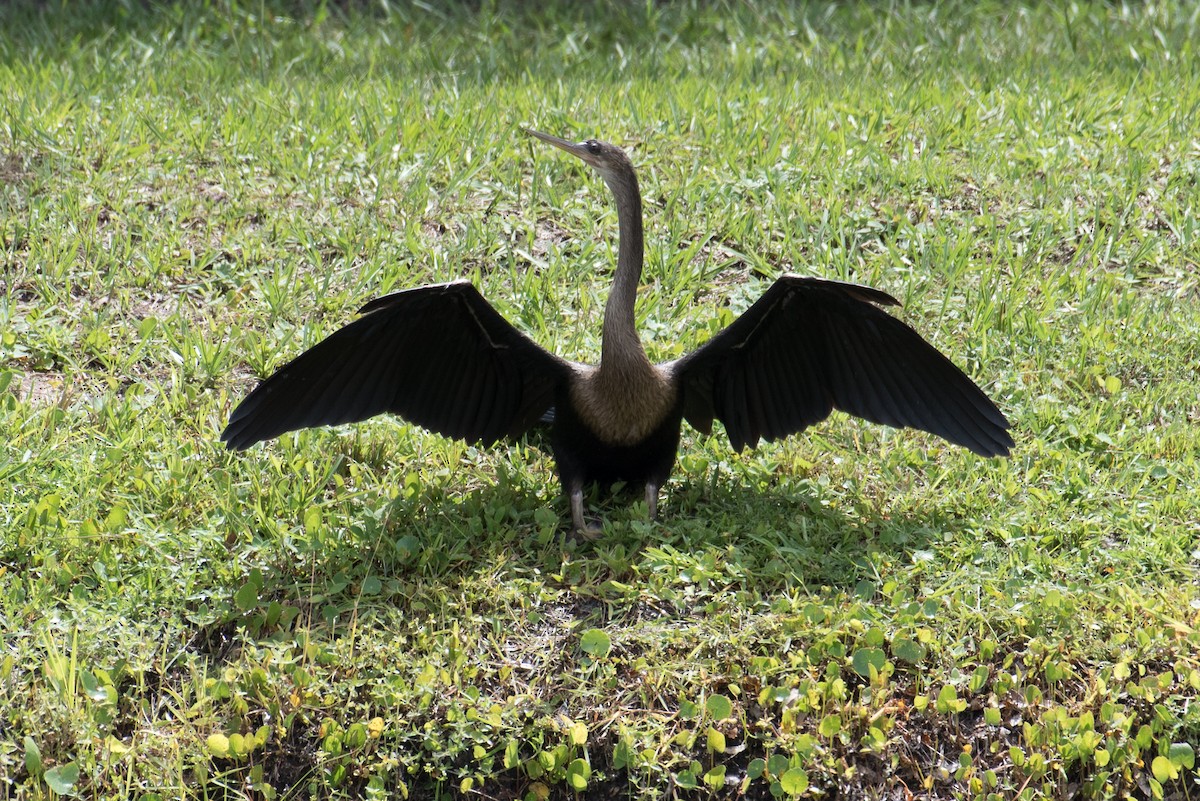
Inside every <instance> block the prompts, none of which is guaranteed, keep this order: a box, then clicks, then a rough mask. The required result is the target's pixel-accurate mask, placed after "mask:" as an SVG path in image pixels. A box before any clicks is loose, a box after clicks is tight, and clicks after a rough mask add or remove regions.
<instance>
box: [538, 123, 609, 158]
mask: <svg viewBox="0 0 1200 801" xmlns="http://www.w3.org/2000/svg"><path fill="white" fill-rule="evenodd" d="M524 130H525V133H527V134H529V135H530V136H533V137H537V138H538V139H541V140H542V141H543V142H546V143H547V144H551V145H554V146H555V147H557V148H558V149H559V150H565V151H567V152H568V153H570V154H571V155H572V156H575V157H576V158H579V159H582V160H583V161H584V163H586V164H588V165H590V166H592V167H598V166H599V165H598V164H597V163H596V159H595V156H593V155H592V154H591V153H589V152H588V149H587V148H586V147H584V145H583V143H582V142H568V141H567V140H566V139H559V138H558V137H557V136H551V135H550V134H547V133H542V132H541V131H535V130H533V129H532V128H526V129H524Z"/></svg>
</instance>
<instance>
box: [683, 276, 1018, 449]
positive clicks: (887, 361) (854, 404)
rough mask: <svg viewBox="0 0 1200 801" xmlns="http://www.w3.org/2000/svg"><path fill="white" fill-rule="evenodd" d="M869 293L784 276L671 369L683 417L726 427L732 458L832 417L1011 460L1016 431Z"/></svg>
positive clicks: (701, 425) (888, 300) (880, 297)
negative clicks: (841, 414) (933, 437)
mask: <svg viewBox="0 0 1200 801" xmlns="http://www.w3.org/2000/svg"><path fill="white" fill-rule="evenodd" d="M898 305H899V303H898V302H897V301H896V300H895V298H893V297H891V296H890V295H888V294H886V293H884V292H880V291H879V290H877V289H871V288H870V287H864V286H859V285H856V284H847V283H842V282H839V281H825V280H821V279H817V278H801V277H799V276H791V275H789V276H784V277H783V278H780V279H779V280H778V281H776V282H775V283H774V284H773V285H772V286H771V288H770V289H768V290H767V291H766V292H765V293H764V294H763V296H762V297H761V298H759V299H758V300H757V301H756V302H755V303H754V304H753V305H752V306H751V307H750V308H749V309H747V310H746V312H745V313H744V314H743V315H742V316H741V317H739V318H738V319H736V320H734V321H733V323H732V324H730V326H729V327H728V328H726V329H725V330H724V331H722V332H720V333H719V334H717V335H716V336H715V337H713V338H712V339H711V340H709V342H707V343H706V344H705V345H703V346H702V347H701V348H699V349H698V350H696V351H695V352H694V353H692V354H690V355H688V356H685V357H684V358H682V359H680V360H679V361H677V362H675V364H674V365H672V372H673V375H674V376H675V378H676V379H677V380H678V381H679V384H680V386H681V388H682V391H683V395H684V416H685V417H686V418H687V420H688V422H689V423H691V424H692V425H693V426H695V427H696V428H697V429H699V430H701V431H710V430H711V428H712V421H713V420H714V419H717V420H720V421H721V422H722V423H723V424H724V425H725V430H726V432H727V433H728V435H729V439H730V442H731V443H732V444H733V446H734V448H737V449H741V448H743V447H745V446H746V445H750V446H754V445H756V444H757V443H758V441H759V440H760V439H761V438H762V437H763V436H766V438H767V439H778V438H779V437H783V436H787V435H788V434H793V433H796V432H797V431H802V430H803V429H805V428H807V427H808V426H810V425H812V424H813V423H816V422H818V421H820V420H823V419H825V418H826V417H827V416H828V415H829V413H830V412H831V411H832V410H833V409H841V410H842V411H845V412H848V413H849V414H853V415H856V416H858V417H862V418H865V419H867V420H871V421H872V422H876V423H882V424H885V425H890V426H895V427H911V428H919V429H922V430H924V431H929V432H930V433H933V434H937V435H938V436H940V437H943V438H944V439H946V440H948V441H950V442H953V443H955V444H956V445H962V446H963V447H965V448H968V449H970V450H972V451H974V452H975V453H978V454H980V455H983V456H1001V455H1007V454H1008V452H1009V449H1010V448H1012V446H1013V440H1012V437H1011V436H1010V435H1009V433H1008V429H1009V428H1010V425H1009V422H1008V420H1007V419H1005V417H1004V415H1003V414H1002V413H1001V412H1000V410H999V409H998V408H996V406H995V404H993V403H992V402H991V400H989V399H988V397H987V395H985V394H984V393H983V391H982V390H980V389H979V387H977V386H976V385H975V384H974V383H973V382H972V381H971V379H970V378H968V377H967V376H966V374H964V373H963V372H962V371H961V370H959V369H958V368H957V367H955V366H954V364H953V363H952V362H951V361H950V360H949V359H947V358H946V357H945V356H943V355H942V354H941V353H939V352H938V351H937V349H936V348H934V347H933V346H932V345H930V344H929V343H928V342H926V341H925V340H924V339H922V338H921V336H920V335H919V334H918V333H917V332H916V331H914V330H913V329H912V328H910V327H909V326H908V325H906V324H905V323H903V322H902V321H900V320H898V319H896V318H895V317H892V316H891V315H889V314H887V313H886V312H884V311H883V310H881V309H879V308H878V306H898Z"/></svg>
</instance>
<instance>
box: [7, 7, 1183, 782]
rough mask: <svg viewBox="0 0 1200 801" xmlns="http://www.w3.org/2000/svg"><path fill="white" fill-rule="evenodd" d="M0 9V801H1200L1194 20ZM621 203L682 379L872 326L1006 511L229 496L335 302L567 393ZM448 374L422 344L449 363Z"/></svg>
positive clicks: (954, 494)
mask: <svg viewBox="0 0 1200 801" xmlns="http://www.w3.org/2000/svg"><path fill="white" fill-rule="evenodd" d="M440 5H441V4H436V3H435V4H430V5H426V4H413V5H409V4H408V3H387V2H372V3H366V2H363V3H361V4H360V3H353V2H351V3H332V4H329V5H326V4H324V3H319V4H308V3H296V4H291V3H282V2H280V3H268V4H266V5H263V4H262V3H261V2H249V3H238V2H234V0H214V1H213V2H212V3H208V4H205V5H203V6H202V5H200V4H194V5H193V4H177V5H173V6H172V5H165V4H158V3H149V2H146V3H142V2H137V1H136V0H128V1H127V2H118V1H117V0H112V2H106V3H80V4H70V5H69V6H67V5H65V4H64V5H63V6H61V7H60V5H59V4H57V3H34V2H24V3H23V2H17V3H14V4H5V5H3V6H0V631H2V632H3V642H2V648H0V797H3V798H21V799H41V798H52V797H55V796H56V795H58V794H66V795H72V794H74V795H77V796H80V797H87V798H140V799H156V798H174V797H180V796H187V797H197V798H243V797H245V798H273V797H293V798H304V797H315V798H357V797H362V796H364V795H367V796H372V797H378V798H383V797H398V796H399V797H411V798H429V797H432V796H434V795H437V796H440V797H444V798H496V799H546V798H571V797H575V796H576V794H577V793H578V794H580V795H581V796H583V797H611V796H618V797H621V796H623V797H630V798H633V797H642V796H654V795H657V796H659V797H664V798H668V797H675V798H703V797H708V796H713V795H716V796H738V795H745V796H747V797H750V798H773V797H777V798H789V797H801V798H806V797H813V798H816V797H822V798H835V797H838V798H858V797H867V798H887V799H892V798H909V797H913V796H916V797H931V798H952V797H953V798H983V799H988V798H1013V797H1020V798H1030V799H1031V798H1063V797H1075V798H1089V799H1090V798H1121V797H1126V796H1133V797H1155V798H1167V799H1200V775H1198V774H1197V764H1196V763H1197V758H1196V751H1197V750H1200V523H1198V522H1197V521H1198V520H1200V465H1198V463H1197V462H1198V454H1200V392H1198V387H1200V378H1198V371H1200V59H1198V58H1197V56H1198V54H1197V45H1198V43H1200V12H1198V11H1197V10H1196V7H1195V6H1194V5H1192V4H1190V3H1183V2H1164V3H1146V4H1140V3H1133V4H1123V3H1086V2H1079V3H1058V4H1042V3H1036V4H1030V5H1026V6H1019V5H1010V4H1008V3H1000V2H981V3H960V2H956V1H955V0H949V1H948V2H945V3H917V4H898V5H894V4H886V3H870V4H868V3H864V2H858V3H853V2H852V3H849V4H845V5H837V6H835V5H830V4H825V3H818V4H795V3H780V4H778V5H773V4H762V5H758V4H755V5H749V4H740V3H731V4H728V5H724V4H718V5H717V6H715V7H714V6H710V5H709V4H705V3H687V2H683V3H672V4H655V3H637V4H630V5H623V6H619V7H617V8H616V9H609V10H598V9H592V8H591V6H590V5H589V4H573V3H562V4H559V5H553V6H548V7H546V8H544V9H541V10H540V11H538V12H536V13H535V12H534V11H533V10H532V5H533V4H530V6H531V7H530V8H528V9H527V8H526V7H525V6H524V5H522V4H513V5H509V4H507V3H500V4H493V3H483V4H481V7H479V8H475V7H474V6H473V5H471V4H465V5H462V6H453V7H451V8H450V9H449V10H438V8H437V7H438V6H440ZM522 126H535V127H538V128H540V129H542V130H546V131H549V132H551V133H555V134H559V135H563V136H568V137H571V138H586V137H596V138H600V139H605V140H608V141H612V142H614V143H617V144H620V145H622V146H624V147H626V148H627V149H628V151H629V152H630V154H631V157H632V159H633V161H634V163H635V165H636V166H637V168H638V170H639V173H640V177H641V182H642V189H643V192H644V195H645V198H646V208H645V215H646V234H647V269H646V275H645V277H644V283H645V286H644V287H643V290H642V292H641V294H640V296H639V306H638V317H639V321H640V326H641V330H642V332H643V336H644V339H645V341H646V346H647V349H648V350H649V352H650V354H651V356H652V357H653V358H655V359H669V358H673V357H675V356H677V355H679V354H681V353H684V352H686V351H688V350H690V349H691V348H694V347H696V346H697V345H699V344H700V343H702V342H704V341H705V340H706V339H707V338H708V337H710V336H711V335H712V334H713V333H714V332H715V331H716V330H718V329H719V328H720V327H721V326H722V325H724V324H726V323H728V322H729V321H730V320H731V319H732V318H733V317H734V316H735V315H736V314H737V313H738V312H740V311H741V310H743V309H744V308H745V307H746V306H747V305H748V304H749V303H750V302H752V301H753V299H754V298H756V297H757V296H758V295H759V294H760V293H761V292H763V291H764V290H765V289H766V287H767V286H769V282H770V281H771V280H772V279H773V278H775V277H776V276H778V275H780V274H781V273H784V272H794V273H799V274H802V275H813V276H820V277H825V278H836V279H842V280H851V281H856V282H860V283H865V284H869V285H872V286H875V287H878V288H879V289H882V290H884V291H886V292H889V293H891V294H893V295H895V296H896V297H897V298H899V299H900V300H901V301H902V302H903V304H904V305H903V308H902V309H900V310H899V311H897V312H896V313H897V314H898V315H899V316H900V317H902V318H903V319H904V320H906V321H907V322H909V323H910V324H911V325H913V326H914V327H915V328H916V329H917V330H918V331H920V332H921V333H922V334H923V335H924V336H925V337H927V338H928V339H929V340H930V341H931V342H932V343H934V344H935V345H936V346H937V347H939V348H940V349H941V350H943V351H944V352H945V353H947V354H948V355H950V356H951V358H952V359H953V360H954V361H955V362H956V363H957V364H958V365H959V366H961V367H962V368H963V369H964V370H966V372H967V373H968V374H970V375H971V376H972V377H973V378H974V379H975V380H976V381H978V382H979V383H980V385H981V386H982V387H984V388H985V390H986V391H987V392H988V394H989V395H990V396H991V397H992V398H994V399H995V400H996V402H997V403H998V405H999V406H1000V407H1001V408H1002V409H1003V410H1004V411H1005V413H1006V414H1007V415H1008V417H1009V418H1010V419H1011V420H1012V421H1013V423H1014V436H1015V438H1016V441H1017V445H1016V448H1015V449H1014V450H1013V453H1012V456H1011V457H1010V458H1008V459H996V460H988V459H981V458H979V457H976V456H974V455H973V454H971V453H969V452H967V451H965V450H963V449H961V448H955V447H953V446H949V445H947V444H945V443H943V442H941V441H940V440H937V439H936V438H934V437H931V436H928V435H925V434H923V433H920V432H913V431H896V430H892V429H888V428H884V427H880V426H875V425H870V424H867V423H864V422H860V421H857V420H853V419H851V418H848V417H846V416H844V415H841V414H835V415H834V416H833V417H831V418H830V419H829V420H827V421H826V422H824V423H822V424H821V425H819V426H816V427H814V428H811V429H809V430H808V431H806V432H804V433H803V434H801V435H799V436H795V437H793V438H791V439H789V440H787V441H784V442H779V443H774V444H770V445H765V446H763V447H761V448H759V449H757V450H755V451H746V452H743V453H737V452H733V451H732V450H731V449H730V446H729V444H728V440H727V439H726V438H725V436H724V432H723V431H722V430H721V429H720V427H719V426H718V427H717V430H716V431H714V433H713V435H712V436H702V435H700V434H698V433H697V432H695V431H693V430H691V429H687V428H685V432H684V439H683V443H682V446H681V455H680V459H679V463H678V466H677V470H676V473H675V477H674V478H673V479H672V481H671V482H670V483H669V484H668V485H667V487H666V488H665V491H664V493H663V496H662V501H661V511H662V515H661V518H660V520H658V521H657V522H653V523H651V522H647V520H646V514H645V513H646V509H645V506H644V504H642V503H631V502H630V501H629V500H628V499H627V498H623V497H615V498H614V497H609V496H608V495H606V494H604V493H596V494H594V495H593V496H591V497H590V499H589V503H590V505H591V511H590V513H591V514H592V515H594V516H597V517H600V518H602V519H603V520H604V521H605V522H604V530H603V532H602V533H601V534H600V535H599V536H598V537H597V538H595V539H594V540H591V541H589V540H585V539H582V538H576V537H575V536H573V535H572V534H571V533H570V532H569V531H568V525H567V521H568V520H569V512H568V508H567V504H566V502H565V501H564V500H563V498H562V497H561V495H560V491H559V487H558V484H557V479H556V478H555V474H554V465H553V461H552V459H551V457H550V455H549V453H548V452H546V451H545V450H544V449H543V448H542V447H541V446H540V444H539V442H538V441H537V439H536V438H533V439H530V440H528V441H516V442H510V443H505V444H502V445H500V446H497V447H494V448H491V449H479V448H476V447H473V446H471V445H467V444H463V443H459V442H455V441H450V440H447V439H443V438H441V437H438V436H436V435H432V434H428V433H426V432H423V431H421V430H419V429H417V428H414V427H411V426H408V425H406V424H404V423H403V422H402V421H400V420H398V419H395V418H387V417H384V418H377V419H375V420H372V421H370V422H368V423H364V424H360V425H356V426H347V427H340V428H332V429H319V430H312V431H306V432H302V433H298V434H289V435H285V436H283V437H281V438H280V439H278V440H276V441H272V442H270V443H267V444H265V445H260V446H256V447H255V448H253V449H251V450H249V451H247V452H245V453H241V454H233V453H230V452H228V451H226V450H225V449H224V448H223V447H222V446H221V445H220V443H219V442H218V437H219V434H220V431H221V429H222V428H223V426H224V423H225V421H226V419H227V418H228V415H229V413H230V412H231V411H232V409H233V407H234V406H235V405H236V403H237V402H238V400H240V398H242V397H243V396H244V395H245V393H247V392H248V391H249V390H250V389H251V388H252V387H253V386H255V384H256V382H257V381H258V380H259V379H261V378H262V377H265V376H266V375H268V374H270V372H271V371H272V370H273V369H274V368H276V367H278V366H279V365H280V364H282V363H283V362H284V361H286V360H287V359H289V358H291V357H292V356H294V355H296V354H297V353H299V352H300V351H301V350H303V349H304V348H305V347H306V346H309V345H312V344H314V343H315V342H317V341H319V340H320V339H321V338H322V337H324V336H325V335H327V334H329V333H331V332H332V331H334V330H336V329H337V328H338V327H340V326H341V325H343V324H345V323H346V322H348V321H349V320H351V319H353V318H354V315H355V310H356V309H357V308H358V307H359V306H361V305H362V304H363V303H365V302H366V301H368V300H370V299H371V298H373V297H377V296H379V295H381V294H384V293H386V292H389V291H395V290H398V289H401V288H405V287H412V286H418V285H421V284H424V283H429V282H435V281H449V280H456V279H469V280H471V281H473V282H474V283H475V284H476V285H477V286H479V287H480V288H481V290H482V291H483V293H484V294H485V296H486V297H488V298H489V299H490V300H491V301H492V302H493V303H494V304H495V305H496V306H497V308H498V309H499V310H500V311H501V312H502V313H503V314H504V315H505V316H507V317H508V318H509V319H510V320H512V321H513V322H514V323H516V324H517V325H518V326H519V327H520V328H522V329H523V330H524V331H526V332H527V333H529V334H530V335H531V336H533V337H534V338H535V339H537V340H538V341H539V342H541V343H542V344H543V345H545V346H546V347H548V348H551V349H552V350H555V351H556V352H558V353H560V354H562V355H564V356H568V357H570V358H574V359H579V360H594V359H595V357H596V356H597V354H598V352H599V339H598V334H599V327H600V319H601V314H602V308H603V303H604V299H605V297H606V295H607V291H608V282H609V280H610V279H611V273H612V267H613V264H614V257H615V250H614V246H613V244H614V242H615V234H616V215H615V212H614V209H613V207H612V203H611V199H610V197H609V194H608V192H607V190H606V188H605V187H604V184H603V183H602V182H601V181H600V180H599V179H598V178H597V177H596V175H595V174H594V173H592V172H591V171H589V170H587V169H586V168H585V167H583V165H581V164H580V163H579V162H577V161H576V160H574V159H572V158H570V157H568V156H566V155H564V154H562V153H560V152H558V151H556V150H554V149H552V148H548V147H546V146H545V145H542V144H540V143H538V142H536V141H534V140H533V139H531V138H530V137H528V136H526V135H524V134H523V133H522V132H521V128H522ZM431 335H436V333H433V334H431Z"/></svg>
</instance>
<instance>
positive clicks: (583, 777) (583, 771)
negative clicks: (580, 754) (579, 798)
mask: <svg viewBox="0 0 1200 801" xmlns="http://www.w3.org/2000/svg"><path fill="white" fill-rule="evenodd" d="M591 778H592V766H591V765H589V764H588V763H587V760H584V759H574V760H571V764H570V765H567V783H568V784H570V785H571V789H573V790H574V791H575V792H577V793H582V792H583V791H584V790H586V789H587V786H588V780H589V779H591Z"/></svg>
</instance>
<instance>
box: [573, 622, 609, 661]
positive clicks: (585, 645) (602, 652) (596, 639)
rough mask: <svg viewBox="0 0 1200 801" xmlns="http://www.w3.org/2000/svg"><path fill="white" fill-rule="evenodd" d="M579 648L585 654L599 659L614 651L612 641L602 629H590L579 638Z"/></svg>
mask: <svg viewBox="0 0 1200 801" xmlns="http://www.w3.org/2000/svg"><path fill="white" fill-rule="evenodd" d="M579 647H580V648H581V649H583V652H584V653H585V654H590V655H591V656H594V657H596V658H598V659H599V658H603V657H606V656H608V652H609V651H610V650H612V639H611V638H609V636H608V634H607V633H605V632H604V631H602V630H600V629H588V630H587V631H585V632H584V633H583V635H582V636H581V637H580V638H579Z"/></svg>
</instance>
